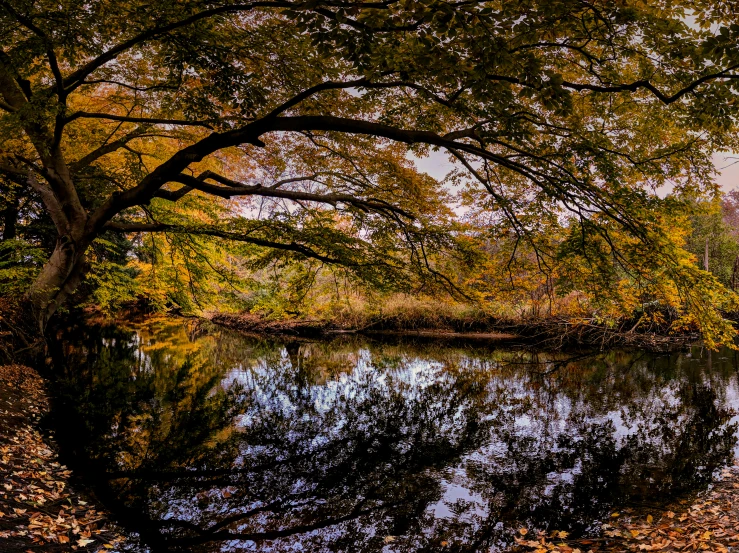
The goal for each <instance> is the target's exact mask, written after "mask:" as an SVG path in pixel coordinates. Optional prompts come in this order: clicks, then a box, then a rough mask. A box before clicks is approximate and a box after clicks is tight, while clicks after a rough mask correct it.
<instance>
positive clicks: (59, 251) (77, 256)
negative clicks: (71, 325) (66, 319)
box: [26, 235, 87, 333]
mask: <svg viewBox="0 0 739 553" xmlns="http://www.w3.org/2000/svg"><path fill="white" fill-rule="evenodd" d="M85 242H86V241H85ZM86 249H87V247H86V245H84V243H80V242H75V240H74V239H73V238H72V237H70V236H69V235H64V236H60V237H59V238H57V242H56V246H55V248H54V251H53V252H52V254H51V257H50V258H49V261H48V262H47V263H46V264H45V265H44V267H43V269H41V273H40V274H39V276H38V277H37V278H36V280H35V282H34V283H33V285H32V286H31V289H30V290H29V291H28V294H27V296H26V297H27V299H28V301H29V302H30V305H31V309H32V312H33V316H34V318H35V319H36V321H37V323H38V326H39V330H40V331H41V332H42V333H43V331H44V330H45V329H46V325H47V323H48V322H49V319H50V318H51V316H52V315H54V313H55V312H56V311H57V309H59V307H60V306H61V305H62V304H63V303H64V302H65V301H66V299H67V298H68V297H69V296H70V295H71V294H72V293H73V292H74V291H75V289H76V288H77V286H78V285H79V283H80V282H81V280H82V278H83V277H84V275H85V271H86V269H87V264H86V262H85V250H86Z"/></svg>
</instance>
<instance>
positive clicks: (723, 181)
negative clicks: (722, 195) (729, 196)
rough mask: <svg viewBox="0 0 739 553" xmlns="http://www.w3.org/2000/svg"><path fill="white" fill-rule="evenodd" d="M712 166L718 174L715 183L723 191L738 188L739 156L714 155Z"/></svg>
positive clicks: (727, 154)
mask: <svg viewBox="0 0 739 553" xmlns="http://www.w3.org/2000/svg"><path fill="white" fill-rule="evenodd" d="M713 164H714V165H715V166H716V170H717V171H718V172H719V174H718V175H717V176H716V182H717V183H718V184H719V185H720V186H721V188H722V189H723V190H724V191H726V192H728V191H729V190H736V189H737V188H739V154H730V153H722V154H716V155H714V156H713Z"/></svg>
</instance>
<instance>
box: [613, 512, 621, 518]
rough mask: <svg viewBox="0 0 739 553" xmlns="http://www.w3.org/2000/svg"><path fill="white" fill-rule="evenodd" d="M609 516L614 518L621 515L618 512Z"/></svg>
mask: <svg viewBox="0 0 739 553" xmlns="http://www.w3.org/2000/svg"><path fill="white" fill-rule="evenodd" d="M611 516H612V517H613V518H616V517H618V516H621V515H620V514H619V513H611Z"/></svg>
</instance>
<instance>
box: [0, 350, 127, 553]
mask: <svg viewBox="0 0 739 553" xmlns="http://www.w3.org/2000/svg"><path fill="white" fill-rule="evenodd" d="M48 409H49V402H48V398H47V396H46V393H45V390H44V381H43V379H42V378H41V377H40V376H39V375H38V374H37V373H36V372H35V371H34V370H33V369H30V368H28V367H23V366H20V365H3V366H0V553H6V552H8V553H9V552H13V553H15V552H24V553H25V552H31V553H35V552H44V553H45V552H56V551H75V550H76V551H89V552H93V551H112V550H120V546H121V545H123V541H124V540H123V538H122V537H121V536H120V535H119V534H118V533H117V532H116V531H115V530H113V529H112V528H111V527H110V524H108V523H107V516H106V513H105V512H103V511H102V510H101V509H99V508H98V507H96V506H95V505H94V504H93V502H92V501H91V500H90V498H89V497H87V496H85V495H82V494H81V493H79V492H78V491H75V490H74V489H73V488H72V487H71V486H70V485H69V479H70V476H71V471H70V470H68V469H67V468H66V467H65V466H63V465H61V464H60V463H59V461H58V459H57V455H56V452H55V445H54V444H53V442H52V441H51V440H50V439H48V438H44V437H43V436H42V435H41V433H40V432H39V429H38V422H39V420H40V419H41V417H42V416H43V415H44V414H46V413H47V411H48Z"/></svg>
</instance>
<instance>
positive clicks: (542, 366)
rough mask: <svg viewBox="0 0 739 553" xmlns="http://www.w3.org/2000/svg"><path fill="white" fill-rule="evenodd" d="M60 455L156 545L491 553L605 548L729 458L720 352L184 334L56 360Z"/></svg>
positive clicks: (729, 372) (135, 331) (183, 329)
mask: <svg viewBox="0 0 739 553" xmlns="http://www.w3.org/2000/svg"><path fill="white" fill-rule="evenodd" d="M56 348H57V349H56V355H58V356H60V357H59V358H60V359H62V358H63V359H64V370H63V371H60V372H58V374H57V382H56V390H55V393H56V395H57V400H56V406H55V411H54V421H56V422H57V423H56V428H57V437H58V440H59V442H60V443H61V445H62V449H63V454H64V455H65V459H66V460H67V461H68V463H69V464H71V465H72V467H73V468H74V469H75V470H76V472H77V473H78V474H82V475H83V477H84V479H85V480H86V482H87V484H88V485H89V486H90V487H91V488H92V489H94V490H95V492H96V494H97V495H98V496H99V497H100V498H101V499H102V500H103V501H104V503H105V504H106V505H107V506H108V508H110V509H111V510H112V511H113V512H114V514H115V516H116V517H117V518H118V520H120V521H121V522H122V523H123V524H124V525H126V526H127V527H128V528H131V529H134V530H135V531H136V532H138V533H139V534H140V536H141V538H142V541H143V542H144V543H145V544H147V546H148V547H149V548H150V549H151V550H152V551H270V552H285V551H317V552H323V551H325V552H360V551H361V552H379V551H383V552H386V553H389V552H420V551H440V550H443V551H454V552H463V551H464V552H467V551H469V552H473V551H474V552H478V551H503V550H505V549H506V547H507V546H509V545H510V544H511V543H512V541H513V539H512V537H513V535H514V534H515V532H516V531H517V530H518V529H519V528H522V527H526V528H528V529H529V530H533V529H546V530H549V531H552V530H566V531H569V532H571V533H573V534H575V535H587V534H597V532H598V531H599V529H600V523H601V521H602V520H603V519H604V518H607V517H608V516H609V515H610V513H611V512H612V511H613V510H614V509H623V508H624V507H632V508H639V509H647V510H648V509H652V508H654V509H656V508H659V506H660V505H661V504H664V503H665V502H667V501H669V500H670V499H674V498H675V497H680V496H681V495H683V494H689V493H691V492H693V491H695V490H698V489H701V488H705V487H706V486H707V485H708V483H709V482H710V481H711V479H712V478H713V476H714V475H715V474H716V472H717V470H718V469H719V468H720V467H722V466H723V465H725V464H727V463H731V462H732V460H733V458H734V455H735V453H736V451H735V449H736V444H737V420H738V419H737V417H736V416H735V412H734V410H735V409H736V408H739V384H738V381H737V357H736V355H735V353H734V352H731V351H728V350H727V351H722V352H713V353H710V352H706V351H702V350H701V349H700V348H698V347H694V348H692V349H691V350H689V351H684V352H681V353H673V354H649V353H645V352H626V351H608V352H596V353H584V352H580V353H569V354H565V353H557V354H552V353H544V352H532V351H530V350H528V351H523V350H519V351H516V350H506V349H497V348H496V347H495V346H494V345H490V344H488V343H485V342H478V343H475V342H467V343H463V342H457V343H455V342H448V341H446V342H445V341H440V340H425V341H422V342H419V341H414V340H412V339H409V338H402V339H401V338H398V339H395V340H394V341H387V340H383V341H378V340H375V339H369V338H361V337H357V336H343V337H339V338H336V339H334V340H331V341H311V342H309V341H302V342H300V341H280V340H270V339H260V338H251V337H246V336H242V335H239V334H236V333H233V332H230V331H227V330H224V329H222V328H218V327H215V326H209V325H207V324H203V323H198V322H195V321H189V320H186V319H178V318H166V317H153V318H149V319H145V320H142V321H139V322H137V323H118V324H93V323H85V324H82V323H80V325H79V326H77V327H75V328H71V329H68V332H67V334H66V337H64V336H63V337H62V338H61V340H60V341H59V342H58V343H57V344H56Z"/></svg>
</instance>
